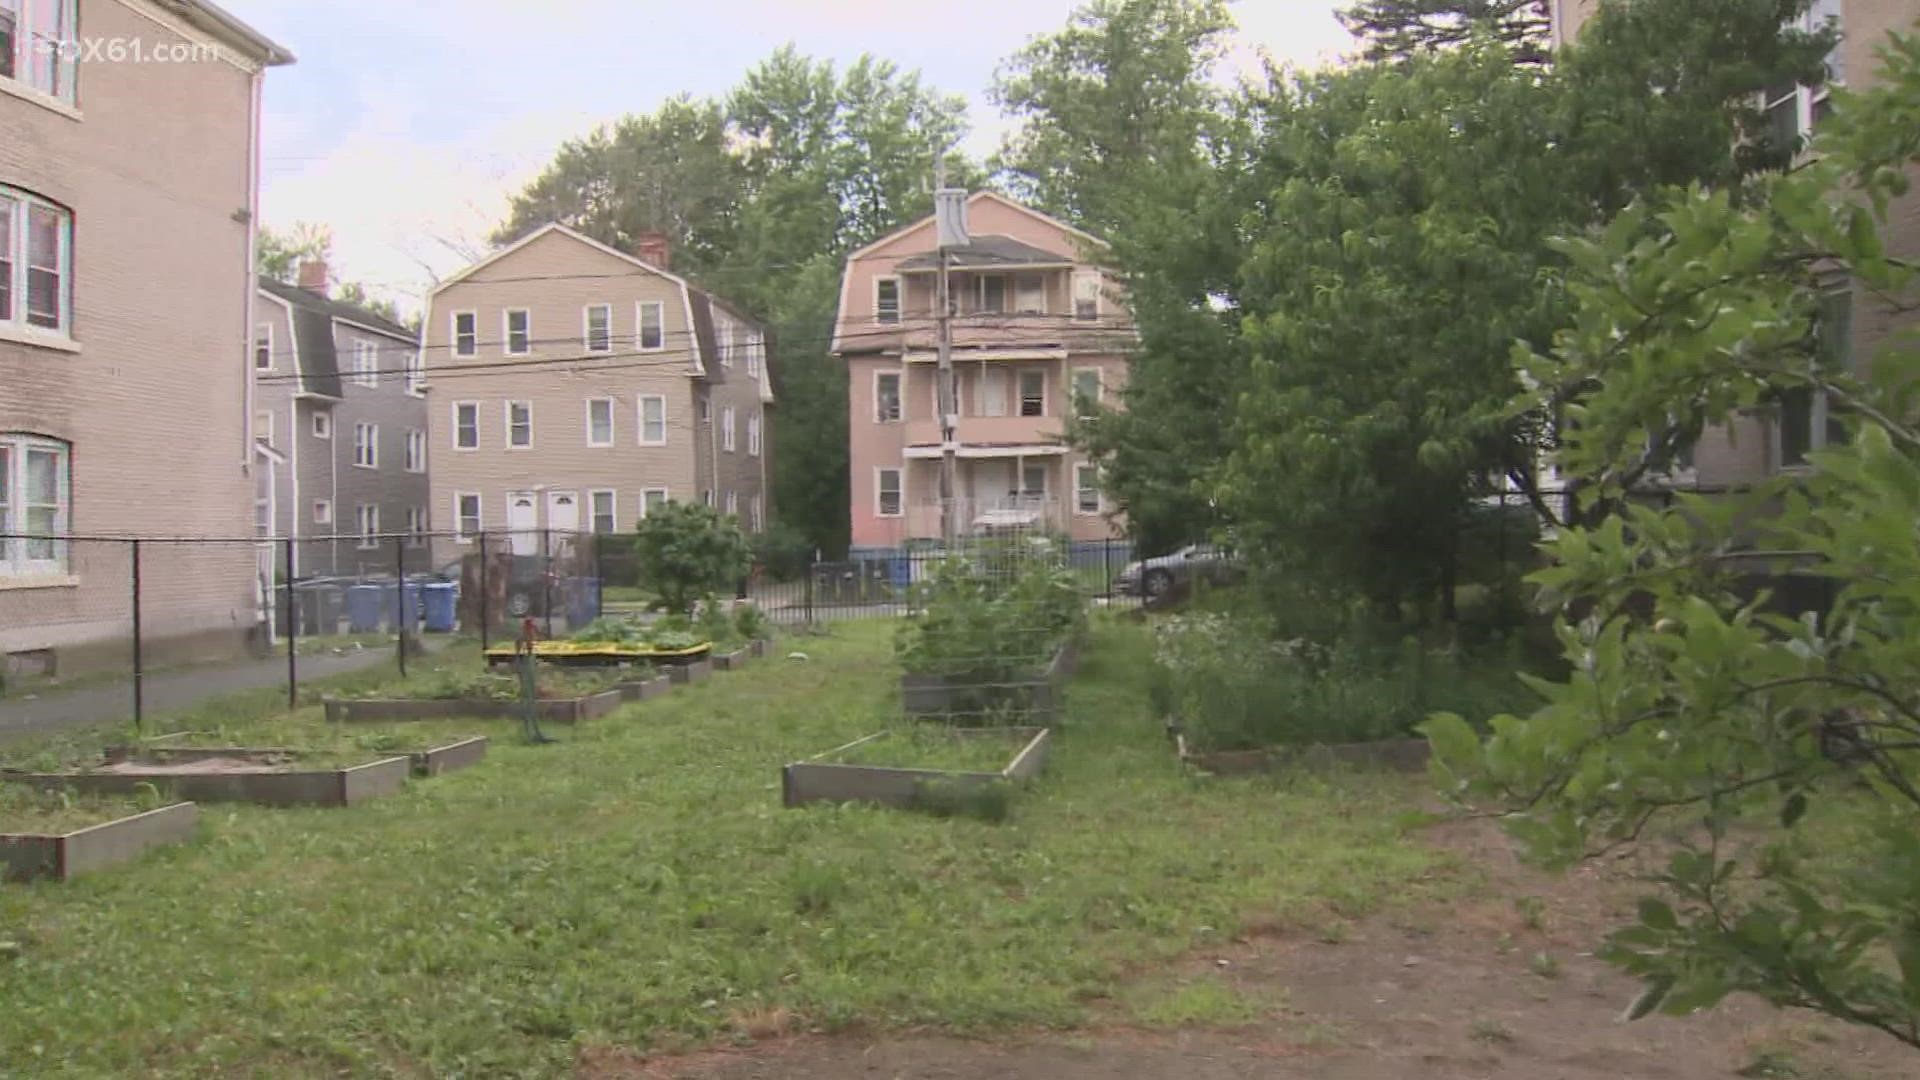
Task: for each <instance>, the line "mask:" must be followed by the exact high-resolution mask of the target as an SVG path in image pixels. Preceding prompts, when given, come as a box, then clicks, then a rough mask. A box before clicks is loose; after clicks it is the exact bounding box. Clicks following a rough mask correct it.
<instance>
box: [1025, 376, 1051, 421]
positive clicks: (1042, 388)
mask: <svg viewBox="0 0 1920 1080" xmlns="http://www.w3.org/2000/svg"><path fill="white" fill-rule="evenodd" d="M1020 415H1021V416H1045V415H1047V373H1046V372H1044V371H1023V372H1021V373H1020Z"/></svg>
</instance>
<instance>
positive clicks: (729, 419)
mask: <svg viewBox="0 0 1920 1080" xmlns="http://www.w3.org/2000/svg"><path fill="white" fill-rule="evenodd" d="M720 449H722V450H725V451H726V452H727V453H729V454H731V453H733V406H731V405H729V406H727V407H726V408H724V409H721V410H720Z"/></svg>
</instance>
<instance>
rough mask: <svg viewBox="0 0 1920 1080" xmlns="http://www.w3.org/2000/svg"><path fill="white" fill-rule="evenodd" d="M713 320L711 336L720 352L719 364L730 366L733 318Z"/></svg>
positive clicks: (731, 360)
mask: <svg viewBox="0 0 1920 1080" xmlns="http://www.w3.org/2000/svg"><path fill="white" fill-rule="evenodd" d="M714 322H715V325H714V328H713V336H714V340H715V344H716V345H717V347H718V349H719V352H720V366H721V367H723V368H730V367H732V366H733V342H734V334H733V320H731V319H725V318H717V319H715V320H714Z"/></svg>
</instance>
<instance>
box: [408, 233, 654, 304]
mask: <svg viewBox="0 0 1920 1080" xmlns="http://www.w3.org/2000/svg"><path fill="white" fill-rule="evenodd" d="M549 233H559V234H560V235H561V236H564V237H567V238H568V239H570V240H574V241H578V242H579V243H582V244H585V245H586V246H588V247H590V248H593V249H594V250H596V251H600V252H603V253H605V254H607V255H611V256H613V257H614V258H616V259H619V260H621V261H622V262H626V263H631V264H632V265H634V266H636V267H638V268H640V269H641V270H645V271H646V272H648V273H650V274H657V275H659V276H660V277H663V278H665V279H667V280H668V281H671V282H673V283H674V284H675V285H678V286H680V287H681V288H683V289H685V288H690V287H691V286H690V283H689V282H688V281H687V279H686V278H683V277H681V276H680V275H678V274H676V273H674V272H673V271H671V270H662V269H660V268H659V267H657V266H655V265H653V264H652V263H650V262H648V261H647V260H645V259H642V258H640V257H639V256H637V255H629V254H628V253H626V252H624V251H621V250H620V249H619V248H617V247H613V246H612V245H610V244H603V243H601V242H600V241H598V240H595V239H594V238H593V237H591V236H588V235H587V234H586V233H583V232H579V231H578V230H575V229H570V228H568V227H567V226H565V225H562V224H560V223H559V222H557V221H550V222H548V223H547V224H545V225H542V226H540V227H539V228H537V229H535V230H533V231H532V232H530V233H528V234H527V235H525V236H523V237H521V238H520V239H518V240H515V241H514V242H513V243H511V244H508V245H507V246H506V247H503V248H501V249H500V250H499V251H496V252H494V253H493V254H491V255H488V256H487V257H486V258H484V259H481V260H480V261H479V262H477V263H473V264H472V265H470V266H466V267H463V268H461V270H460V271H459V272H458V273H455V274H454V275H452V276H451V277H448V278H446V279H445V280H443V281H441V282H440V283H439V284H438V285H435V286H434V287H433V288H432V289H429V290H428V291H427V297H428V299H429V300H431V299H432V298H433V296H434V295H435V294H436V293H439V292H441V291H443V290H445V289H446V288H448V287H449V286H451V285H456V284H458V283H460V282H462V281H465V280H466V279H468V278H470V277H472V276H473V275H475V274H477V273H479V272H480V271H482V270H484V269H486V268H487V267H489V266H492V265H493V264H494V263H497V262H499V261H500V260H501V259H504V258H506V257H507V256H509V255H512V254H513V253H514V252H516V251H519V250H520V249H521V248H523V247H526V246H527V245H528V244H531V243H533V242H534V241H535V240H538V239H540V238H541V237H543V236H546V235H547V234H549Z"/></svg>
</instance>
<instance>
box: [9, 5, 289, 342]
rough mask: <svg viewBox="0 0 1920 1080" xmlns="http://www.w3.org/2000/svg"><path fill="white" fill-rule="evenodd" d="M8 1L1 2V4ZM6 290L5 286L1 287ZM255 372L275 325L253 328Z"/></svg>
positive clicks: (262, 324) (270, 339) (271, 337)
mask: <svg viewBox="0 0 1920 1080" xmlns="http://www.w3.org/2000/svg"><path fill="white" fill-rule="evenodd" d="M4 3H6V0H0V4H4ZM0 288H4V286H0ZM253 370H255V371H272V370H273V324H272V323H264V322H263V323H261V324H260V325H259V326H256V327H254V328H253Z"/></svg>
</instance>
